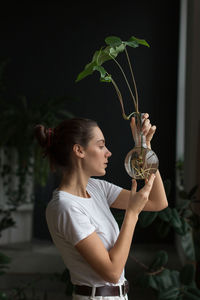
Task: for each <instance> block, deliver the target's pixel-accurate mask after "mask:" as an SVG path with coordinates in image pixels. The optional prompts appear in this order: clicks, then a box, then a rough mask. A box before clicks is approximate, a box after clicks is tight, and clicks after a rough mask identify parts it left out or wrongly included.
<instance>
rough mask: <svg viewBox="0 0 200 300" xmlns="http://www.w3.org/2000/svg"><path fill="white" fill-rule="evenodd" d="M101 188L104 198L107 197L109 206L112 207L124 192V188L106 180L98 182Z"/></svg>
mask: <svg viewBox="0 0 200 300" xmlns="http://www.w3.org/2000/svg"><path fill="white" fill-rule="evenodd" d="M98 183H99V186H100V188H101V190H102V191H103V193H104V196H105V197H106V200H107V202H108V205H109V206H111V205H112V204H113V202H114V201H115V200H116V199H117V197H118V196H119V194H120V192H121V191H122V188H121V187H119V186H118V185H115V184H113V183H110V182H108V181H106V180H100V179H99V180H98Z"/></svg>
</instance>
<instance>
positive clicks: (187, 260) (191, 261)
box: [136, 161, 200, 300]
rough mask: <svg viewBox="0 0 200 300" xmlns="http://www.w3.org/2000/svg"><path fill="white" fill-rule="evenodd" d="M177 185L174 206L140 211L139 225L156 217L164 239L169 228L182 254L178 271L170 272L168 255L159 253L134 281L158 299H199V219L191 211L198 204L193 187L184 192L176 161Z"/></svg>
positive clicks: (181, 175) (179, 165)
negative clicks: (176, 238)
mask: <svg viewBox="0 0 200 300" xmlns="http://www.w3.org/2000/svg"><path fill="white" fill-rule="evenodd" d="M176 167H177V172H178V178H179V180H178V183H177V195H178V201H176V205H175V207H173V208H171V207H167V208H166V209H164V210H163V211H160V212H142V213H141V214H140V216H139V224H140V225H141V226H142V227H147V226H149V225H150V224H152V222H153V221H154V220H155V219H156V218H158V219H159V220H160V222H159V224H158V225H157V229H158V234H159V236H160V237H162V238H164V237H166V236H167V234H168V232H169V231H170V229H173V230H174V231H175V233H176V235H178V236H179V243H180V245H181V248H182V252H183V254H184V259H183V260H182V269H180V270H170V269H168V268H167V267H166V264H167V261H168V255H167V253H166V251H163V250H162V251H159V252H158V253H157V254H156V255H155V258H154V259H153V261H152V262H151V263H150V264H149V265H148V266H145V265H144V264H140V265H141V267H142V268H143V274H142V276H140V277H139V278H138V280H137V281H136V284H138V282H139V283H140V284H141V286H142V287H150V288H152V289H153V290H154V291H155V293H156V295H158V299H159V300H198V299H200V280H199V261H200V257H199V253H200V218H199V216H198V215H197V213H196V211H195V210H194V209H193V203H199V202H200V201H199V199H197V198H196V191H197V186H194V187H193V188H192V189H191V190H190V191H186V190H185V187H184V182H183V162H182V161H178V162H177V165H176ZM164 183H165V190H166V193H167V196H168V195H169V192H170V182H169V181H165V182H164Z"/></svg>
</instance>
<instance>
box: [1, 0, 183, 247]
mask: <svg viewBox="0 0 200 300" xmlns="http://www.w3.org/2000/svg"><path fill="white" fill-rule="evenodd" d="M178 30H179V1H178V0H175V1H174V0H171V1H159V0H151V1H149V0H135V1H129V2H126V1H119V2H116V1H115V2H114V1H109V2H102V3H99V2H96V3H95V2H91V4H89V2H88V3H85V2H84V1H83V2H81V3H77V2H75V1H74V2H73V3H70V2H68V3H67V2H66V1H27V2H24V3H22V2H17V1H16V2H15V1H13V2H12V5H11V4H10V5H9V3H8V4H7V5H6V6H4V7H2V9H1V11H0V40H1V47H0V57H1V58H7V57H8V58H10V63H9V65H8V68H7V82H8V90H9V93H10V95H11V96H12V95H13V96H15V95H17V94H24V95H26V96H27V97H28V99H29V101H37V99H38V98H39V97H40V96H41V95H43V96H44V98H45V97H48V96H65V95H67V96H72V97H74V98H75V99H76V100H74V101H70V102H69V103H66V106H67V108H68V109H69V110H70V111H71V112H73V113H74V115H76V116H81V117H89V118H92V119H95V120H96V121H97V122H98V124H99V126H100V127H101V129H102V131H103V133H104V135H105V139H106V142H107V147H108V148H109V149H110V151H111V152H112V153H113V155H112V158H111V159H110V165H109V167H108V168H107V174H106V176H105V178H104V179H107V180H109V181H111V182H114V183H116V184H118V185H120V186H123V187H124V188H129V187H130V183H131V181H130V178H129V176H128V175H127V174H126V172H125V169H124V158H125V156H126V154H127V153H128V151H129V150H130V149H131V148H132V147H133V141H132V137H131V131H130V128H129V122H127V121H124V120H123V119H122V117H121V109H120V105H119V102H118V99H117V96H116V94H115V91H114V89H113V87H112V86H111V85H109V84H103V83H100V82H99V75H98V74H97V73H96V74H94V75H92V76H90V77H88V78H86V79H85V80H83V81H81V82H79V83H75V79H76V76H77V75H78V73H79V72H80V71H81V70H82V69H83V67H84V66H85V64H86V63H88V62H89V61H90V60H91V57H92V54H93V53H94V51H95V50H97V49H99V48H100V47H101V46H102V45H104V44H105V43H104V38H105V37H106V36H109V35H117V36H120V37H121V38H122V40H126V39H128V38H129V37H130V36H132V35H134V36H136V37H139V38H144V39H146V40H147V41H148V42H149V44H150V46H151V47H150V48H146V47H142V46H141V47H139V48H137V49H132V48H131V49H130V50H129V54H130V57H131V61H132V65H133V69H134V73H135V78H136V82H137V87H138V93H139V103H140V107H139V108H140V111H142V112H148V113H149V114H150V119H151V122H152V123H153V124H155V125H156V126H157V132H156V135H155V137H154V139H153V143H152V148H153V150H154V151H155V152H156V153H157V155H158V157H159V160H160V172H161V175H162V176H163V179H168V178H170V179H171V180H172V182H174V178H175V176H174V168H175V132H176V130H175V126H176V89H177V54H178ZM120 61H121V62H122V64H123V63H125V60H124V58H123V57H122V56H121V57H120ZM106 67H107V69H108V70H109V71H110V72H111V73H112V71H113V72H114V73H113V76H114V78H115V79H116V81H117V82H119V85H120V87H121V89H122V90H121V91H122V94H123V96H124V101H125V107H126V110H127V111H128V112H132V111H133V110H134V108H133V105H132V101H131V98H130V96H129V94H128V90H127V88H126V86H125V85H124V84H123V83H122V77H121V75H120V73H119V71H118V70H117V68H115V67H114V65H113V62H108V63H106ZM125 69H126V67H125ZM116 71H117V73H116ZM55 185H56V181H55V178H53V177H52V176H51V177H50V179H49V182H48V184H47V187H46V188H45V189H40V188H38V189H37V191H36V205H35V217H34V219H35V222H34V237H37V238H49V235H48V231H47V228H46V223H45V221H44V209H45V206H46V203H47V202H48V201H49V199H50V195H51V191H52V189H53V188H54V187H55ZM173 198H174V187H173V188H172V193H171V196H170V198H169V201H170V203H171V204H172V205H173ZM141 236H142V235H141V234H140V233H138V234H136V240H138V241H142V240H143V239H144V238H143V237H142V238H141ZM145 239H146V238H145Z"/></svg>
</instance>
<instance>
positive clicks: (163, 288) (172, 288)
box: [136, 251, 200, 300]
mask: <svg viewBox="0 0 200 300" xmlns="http://www.w3.org/2000/svg"><path fill="white" fill-rule="evenodd" d="M167 261H168V256H167V253H166V252H165V251H159V252H157V253H156V255H155V257H154V258H153V260H152V262H151V263H150V264H149V266H148V268H147V270H146V271H145V272H144V273H143V275H142V276H140V277H138V278H137V279H136V284H140V285H141V286H142V287H144V288H146V287H147V286H148V287H151V288H152V289H153V290H155V291H156V293H157V295H158V299H159V300H179V299H187V300H193V299H196V300H197V299H199V297H200V290H199V289H198V288H197V286H196V283H195V267H194V265H193V264H186V265H185V266H184V267H183V268H182V269H181V270H180V271H176V270H169V269H167V268H166V267H165V265H166V264H167Z"/></svg>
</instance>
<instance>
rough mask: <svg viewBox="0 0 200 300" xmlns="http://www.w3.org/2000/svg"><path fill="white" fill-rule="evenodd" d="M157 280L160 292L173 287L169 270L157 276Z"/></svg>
mask: <svg viewBox="0 0 200 300" xmlns="http://www.w3.org/2000/svg"><path fill="white" fill-rule="evenodd" d="M155 280H156V282H157V284H158V286H159V291H165V290H166V289H169V288H171V287H172V279H171V272H170V270H168V269H165V270H163V271H162V272H161V273H159V274H158V275H155Z"/></svg>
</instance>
